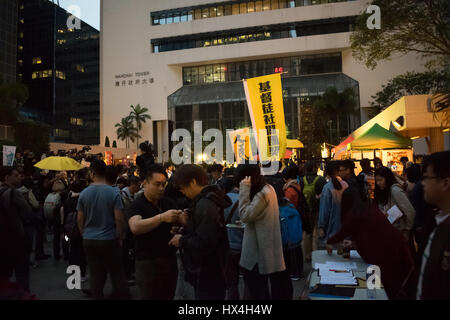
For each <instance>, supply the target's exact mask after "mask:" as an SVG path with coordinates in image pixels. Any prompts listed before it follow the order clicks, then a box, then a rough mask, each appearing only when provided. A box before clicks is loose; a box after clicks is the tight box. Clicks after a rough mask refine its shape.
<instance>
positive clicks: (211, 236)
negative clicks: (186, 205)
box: [180, 185, 231, 290]
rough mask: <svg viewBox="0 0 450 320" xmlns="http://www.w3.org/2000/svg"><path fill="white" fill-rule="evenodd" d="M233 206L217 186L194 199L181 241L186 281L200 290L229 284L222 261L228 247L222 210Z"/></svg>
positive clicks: (208, 188)
mask: <svg viewBox="0 0 450 320" xmlns="http://www.w3.org/2000/svg"><path fill="white" fill-rule="evenodd" d="M230 205H231V200H230V199H229V198H228V196H226V195H225V193H224V191H223V190H221V188H220V187H219V186H217V185H211V186H207V187H206V188H204V189H203V190H202V192H201V193H200V194H199V195H198V196H197V197H196V198H195V199H194V201H193V204H192V209H191V211H192V216H191V221H190V223H189V225H188V226H187V227H186V232H185V234H184V235H183V236H182V237H181V240H180V243H181V254H182V259H183V266H184V267H185V269H186V280H187V281H188V282H190V283H191V284H192V285H193V286H194V287H195V288H199V289H200V290H202V289H208V288H211V287H212V286H213V287H221V286H222V287H225V286H226V283H225V275H224V268H223V264H224V261H225V258H226V255H227V251H228V250H229V247H228V237H227V230H226V226H225V225H224V217H223V209H224V208H227V207H229V206H230Z"/></svg>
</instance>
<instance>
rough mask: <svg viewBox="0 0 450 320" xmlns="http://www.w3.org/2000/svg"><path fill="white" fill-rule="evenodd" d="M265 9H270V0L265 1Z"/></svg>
mask: <svg viewBox="0 0 450 320" xmlns="http://www.w3.org/2000/svg"><path fill="white" fill-rule="evenodd" d="M263 10H264V11H267V10H270V0H264V1H263Z"/></svg>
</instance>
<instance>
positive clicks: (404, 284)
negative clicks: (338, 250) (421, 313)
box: [327, 199, 416, 300]
mask: <svg viewBox="0 0 450 320" xmlns="http://www.w3.org/2000/svg"><path fill="white" fill-rule="evenodd" d="M342 201H343V203H342V205H343V206H346V205H347V206H349V204H348V203H347V202H350V201H353V202H354V201H355V200H354V199H343V200H342ZM350 206H351V209H350V210H349V211H348V213H347V214H346V215H345V218H344V220H343V222H342V227H341V230H340V231H339V232H338V233H336V234H335V235H334V236H333V237H331V238H329V239H328V241H327V243H328V244H335V243H338V242H340V241H343V240H345V239H346V238H347V239H348V237H351V245H352V246H353V247H355V248H356V250H357V251H358V253H359V254H360V256H361V258H362V259H363V260H364V261H365V262H366V263H368V264H372V265H377V266H378V267H379V268H380V271H381V282H382V284H383V286H384V288H385V290H386V294H387V295H388V297H389V299H390V300H404V299H410V298H412V296H411V295H412V294H411V288H413V286H414V284H415V275H416V270H415V267H414V260H413V257H412V256H411V253H410V251H409V249H408V244H407V242H406V240H405V239H404V238H403V236H402V234H401V233H400V232H399V231H398V230H397V229H395V228H394V227H393V226H392V225H391V224H390V223H389V221H388V220H387V219H386V217H385V216H384V214H383V213H382V212H381V211H380V210H379V209H378V208H377V207H376V206H374V205H370V204H369V203H368V202H364V203H362V202H360V203H357V204H356V205H355V204H353V205H350ZM346 242H347V243H349V241H346Z"/></svg>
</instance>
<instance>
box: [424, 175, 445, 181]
mask: <svg viewBox="0 0 450 320" xmlns="http://www.w3.org/2000/svg"><path fill="white" fill-rule="evenodd" d="M432 179H436V180H442V179H445V178H439V177H436V176H423V177H422V181H424V180H432Z"/></svg>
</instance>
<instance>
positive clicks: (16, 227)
mask: <svg viewBox="0 0 450 320" xmlns="http://www.w3.org/2000/svg"><path fill="white" fill-rule="evenodd" d="M0 179H1V181H2V183H3V184H2V186H1V188H0V207H1V208H0V209H1V210H0V252H2V253H4V256H5V257H10V259H11V260H12V261H10V262H11V263H10V264H9V277H11V275H12V273H13V271H14V273H15V276H16V282H17V283H18V284H19V285H20V286H21V287H22V288H23V289H24V290H27V291H29V290H30V271H29V267H30V253H31V239H30V238H29V237H28V235H27V232H26V228H27V227H28V225H29V224H30V223H31V207H30V205H29V204H28V203H27V201H26V200H25V198H24V197H23V195H22V193H21V192H19V191H18V190H17V189H16V188H17V187H18V186H20V184H21V183H20V175H19V172H18V171H17V170H16V169H15V168H12V167H5V168H3V169H2V171H1V175H0ZM2 256H3V255H2ZM2 259H3V258H2Z"/></svg>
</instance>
